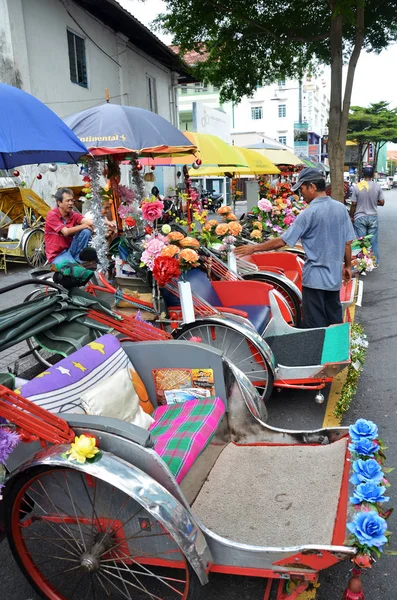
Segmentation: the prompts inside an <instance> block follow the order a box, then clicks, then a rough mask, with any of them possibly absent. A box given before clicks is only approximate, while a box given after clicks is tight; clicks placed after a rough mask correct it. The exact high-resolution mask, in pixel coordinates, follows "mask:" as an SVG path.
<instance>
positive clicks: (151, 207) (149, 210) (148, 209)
mask: <svg viewBox="0 0 397 600" xmlns="http://www.w3.org/2000/svg"><path fill="white" fill-rule="evenodd" d="M163 210H164V204H163V203H162V202H160V200H156V201H155V202H144V203H143V204H142V216H143V218H144V219H145V220H146V221H151V222H153V221H156V219H159V218H160V217H161V215H162V214H163Z"/></svg>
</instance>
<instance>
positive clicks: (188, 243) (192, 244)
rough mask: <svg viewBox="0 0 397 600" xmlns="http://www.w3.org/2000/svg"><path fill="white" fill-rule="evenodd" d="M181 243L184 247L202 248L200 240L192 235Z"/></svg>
mask: <svg viewBox="0 0 397 600" xmlns="http://www.w3.org/2000/svg"><path fill="white" fill-rule="evenodd" d="M179 243H180V245H181V247H182V248H200V242H199V241H198V240H196V239H195V238H192V237H185V238H184V239H183V240H181V241H180V242H179Z"/></svg>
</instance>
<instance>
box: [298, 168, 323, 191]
mask: <svg viewBox="0 0 397 600" xmlns="http://www.w3.org/2000/svg"><path fill="white" fill-rule="evenodd" d="M321 179H325V178H324V175H323V174H322V173H321V171H319V170H318V169H313V168H312V167H306V169H302V171H301V172H300V173H299V175H298V179H297V180H296V183H295V185H293V186H292V188H291V189H292V191H293V192H296V190H298V189H299V188H300V186H301V185H302V183H313V181H320V180H321Z"/></svg>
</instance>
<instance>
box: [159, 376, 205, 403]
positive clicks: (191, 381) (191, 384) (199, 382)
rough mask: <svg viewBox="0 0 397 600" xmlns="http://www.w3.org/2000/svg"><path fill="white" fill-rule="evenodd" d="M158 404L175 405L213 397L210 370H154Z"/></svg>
mask: <svg viewBox="0 0 397 600" xmlns="http://www.w3.org/2000/svg"><path fill="white" fill-rule="evenodd" d="M152 373H153V379H154V384H155V387H156V396H157V402H158V404H177V403H179V402H186V401H187V400H195V399H196V398H208V397H209V396H214V395H215V386H214V371H213V370H212V369H154V370H153V371H152Z"/></svg>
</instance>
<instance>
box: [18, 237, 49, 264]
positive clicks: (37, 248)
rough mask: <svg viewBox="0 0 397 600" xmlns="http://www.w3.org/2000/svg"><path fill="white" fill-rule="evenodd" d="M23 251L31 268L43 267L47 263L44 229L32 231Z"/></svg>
mask: <svg viewBox="0 0 397 600" xmlns="http://www.w3.org/2000/svg"><path fill="white" fill-rule="evenodd" d="M23 251H24V254H25V258H26V262H27V263H28V265H29V267H42V266H43V265H45V263H46V262H47V257H46V254H45V247H44V231H43V229H32V230H31V231H30V232H29V233H28V234H27V236H26V240H25V241H24V247H23Z"/></svg>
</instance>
